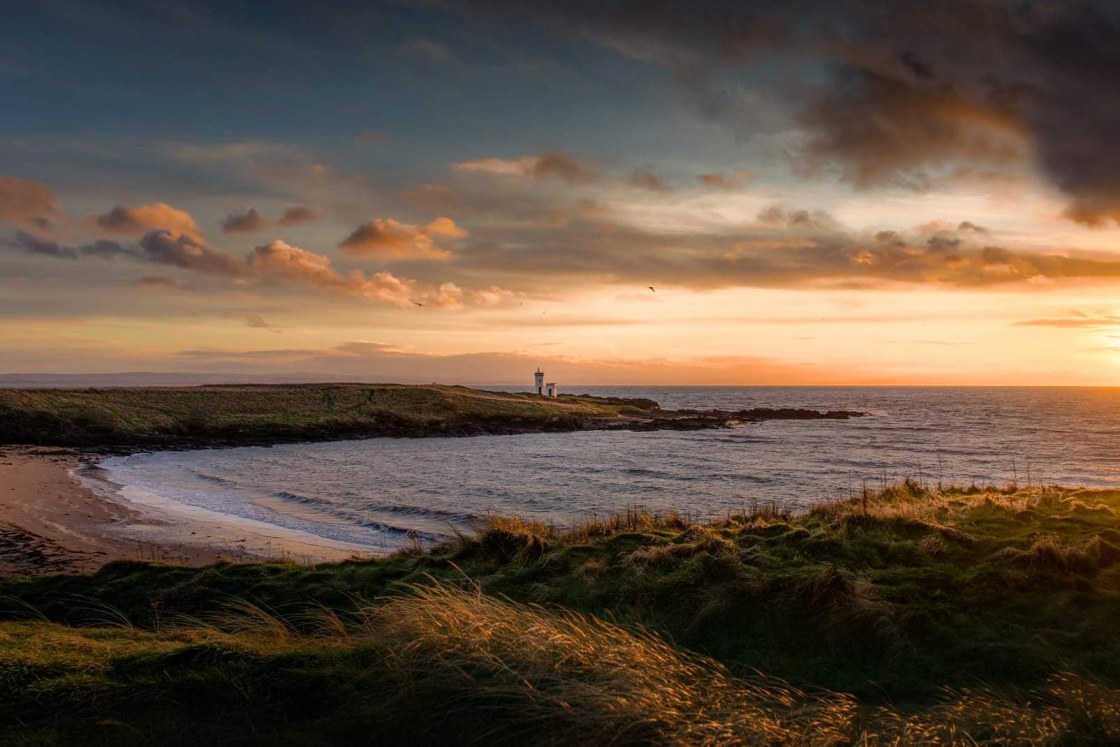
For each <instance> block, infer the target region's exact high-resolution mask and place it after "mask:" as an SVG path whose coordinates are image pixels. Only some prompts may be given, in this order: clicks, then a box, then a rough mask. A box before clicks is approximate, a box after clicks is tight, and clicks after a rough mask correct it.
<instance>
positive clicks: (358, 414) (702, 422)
mask: <svg viewBox="0 0 1120 747" xmlns="http://www.w3.org/2000/svg"><path fill="white" fill-rule="evenodd" d="M859 414H860V413H847V412H827V413H823V412H816V411H814V410H796V409H780V410H774V409H766V408H763V409H759V410H747V411H742V412H736V413H731V412H720V411H714V410H713V411H703V412H698V411H691V410H689V411H680V412H672V411H662V410H660V409H659V408H658V406H657V403H656V402H654V401H652V400H648V399H620V398H603V397H591V396H587V395H562V396H560V397H557V398H546V397H539V396H535V395H531V394H517V393H504V392H491V391H481V390H477V389H468V388H467V387H462V386H440V385H436V384H432V385H428V386H418V385H406V384H287V385H255V386H245V385H240V386H199V387H150V388H109V389H0V443H9V444H51V445H60V446H82V447H86V448H92V449H95V448H97V447H134V446H135V447H153V446H156V447H158V446H180V447H183V446H185V447H190V446H209V445H231V444H253V443H278V442H285V441H316V440H328V439H344V438H369V437H373V436H466V435H477V434H486V433H524V432H541V431H576V430H585V429H594V428H634V429H648V428H710V427H717V426H721V425H724V424H726V423H727V422H728V421H729V420H770V419H804V418H845V417H848V416H854V415H859Z"/></svg>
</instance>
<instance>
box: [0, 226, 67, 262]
mask: <svg viewBox="0 0 1120 747" xmlns="http://www.w3.org/2000/svg"><path fill="white" fill-rule="evenodd" d="M5 246H7V247H9V248H11V249H18V250H19V251H22V252H25V253H27V254H39V255H41V256H44V257H56V258H58V259H77V258H78V253H79V252H78V250H77V249H74V248H73V247H69V246H62V245H60V244H58V243H57V242H54V241H50V240H48V239H40V238H36V237H35V236H32V235H31V234H29V233H24V232H23V231H20V232H18V233H17V234H16V235H15V238H12V239H9V240H8V241H7V242H5Z"/></svg>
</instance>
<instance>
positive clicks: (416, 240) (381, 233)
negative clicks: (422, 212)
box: [339, 217, 468, 259]
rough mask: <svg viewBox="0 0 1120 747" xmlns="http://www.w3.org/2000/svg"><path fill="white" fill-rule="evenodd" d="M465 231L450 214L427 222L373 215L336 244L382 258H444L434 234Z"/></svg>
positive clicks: (445, 254) (463, 233)
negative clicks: (402, 221)
mask: <svg viewBox="0 0 1120 747" xmlns="http://www.w3.org/2000/svg"><path fill="white" fill-rule="evenodd" d="M467 235H468V234H467V231H466V230H465V229H463V228H460V227H459V226H457V225H455V221H453V220H451V219H450V218H443V217H440V218H436V219H435V220H434V221H432V222H431V223H429V224H428V225H427V226H413V225H410V224H408V223H401V222H399V221H395V220H393V219H392V218H374V219H373V220H371V221H370V222H369V223H365V224H363V225H361V226H358V228H356V229H355V230H354V232H353V233H351V234H350V235H349V236H347V237H346V238H345V239H344V240H343V241H342V243H341V244H339V246H340V247H341V248H342V249H345V250H346V251H347V252H350V253H351V254H358V255H363V256H376V257H379V258H382V259H447V258H448V257H450V256H451V253H450V252H448V251H445V250H444V249H441V248H440V247H439V246H437V245H436V243H435V239H436V237H446V238H450V239H461V238H463V237H465V236H467Z"/></svg>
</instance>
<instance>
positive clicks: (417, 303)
mask: <svg viewBox="0 0 1120 747" xmlns="http://www.w3.org/2000/svg"><path fill="white" fill-rule="evenodd" d="M412 303H414V304H416V305H417V306H423V305H424V304H422V303H420V302H419V301H413V302H412Z"/></svg>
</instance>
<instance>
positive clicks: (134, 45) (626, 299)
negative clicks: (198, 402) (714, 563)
mask: <svg viewBox="0 0 1120 747" xmlns="http://www.w3.org/2000/svg"><path fill="white" fill-rule="evenodd" d="M0 16H2V17H3V19H4V21H3V24H2V27H0V102H3V106H2V116H0V373H8V374H33V373H62V374H77V373H82V374H87V373H99V374H104V373H114V372H140V371H143V372H176V373H192V374H197V375H199V376H203V377H212V378H213V379H214V380H220V379H221V377H222V376H227V375H228V376H234V375H237V376H240V377H249V378H259V379H260V380H262V381H263V380H268V379H270V377H277V376H286V377H288V378H289V379H290V378H291V377H293V376H294V377H296V378H299V377H300V376H306V377H308V378H316V379H319V380H322V379H324V378H326V379H337V380H365V381H402V382H421V383H427V382H431V381H439V382H444V383H464V384H522V383H523V384H525V385H526V386H528V385H529V384H530V383H531V381H532V372H533V370H534V369H535V368H536V367H538V366H540V367H541V368H542V369H544V370H545V371H546V374H547V376H548V379H549V380H556V381H558V382H559V383H560V385H561V391H563V387H564V386H565V385H591V384H614V385H627V384H630V385H652V384H661V385H664V384H697V385H700V384H704V385H707V384H711V385H717V384H718V385H750V384H796V385H802V384H829V385H831V384H840V385H865V384H866V385H879V384H883V385H896V384H900V385H1093V386H1111V385H1116V384H1120V299H1118V297H1117V293H1118V291H1120V148H1118V147H1116V144H1115V141H1116V139H1117V137H1118V136H1120V89H1117V87H1116V84H1115V81H1116V80H1120V6H1118V5H1117V4H1115V3H1111V2H1105V1H1104V0H1102V1H1100V2H1093V1H1090V0H1013V1H1010V0H941V1H939V2H933V1H932V0H900V1H899V2H890V3H882V2H872V1H871V0H828V1H825V0H819V1H818V0H783V1H780V2H779V1H774V2H771V1H769V0H759V1H758V2H741V1H739V2H731V1H730V0H727V1H725V0H689V1H687V2H685V1H675V2H674V1H668V0H665V1H659V0H568V1H566V2H560V1H559V0H557V1H549V0H537V1H532V0H529V1H526V0H520V1H513V0H508V1H507V0H471V2H465V1H464V2H456V1H453V0H386V1H384V2H373V1H367V2H321V3H307V2H284V1H282V0H274V1H273V2H257V3H254V2H236V1H229V2H191V1H190V0H178V1H176V2H140V1H137V2H100V1H98V0H37V2H34V3H26V2H16V1H14V0H0Z"/></svg>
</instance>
